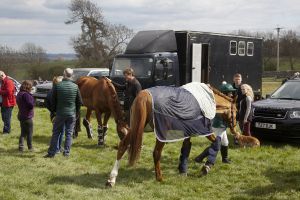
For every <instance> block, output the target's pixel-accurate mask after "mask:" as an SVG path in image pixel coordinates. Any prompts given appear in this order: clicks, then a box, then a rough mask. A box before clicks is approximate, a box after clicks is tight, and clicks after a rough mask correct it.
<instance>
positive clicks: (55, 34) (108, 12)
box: [0, 0, 300, 53]
mask: <svg viewBox="0 0 300 200" xmlns="http://www.w3.org/2000/svg"><path fill="white" fill-rule="evenodd" d="M92 1H93V2H94V3H96V4H97V5H98V6H99V7H101V8H102V10H103V14H104V17H105V19H106V21H108V22H110V23H117V24H119V23H120V24H124V25H126V26H127V27H129V28H132V29H133V30H134V31H139V30H150V29H173V30H183V29H185V30H199V31H209V32H221V33H228V32H232V31H234V30H239V29H243V30H247V31H254V32H256V31H273V30H274V28H275V27H276V26H277V25H279V26H281V27H284V28H285V29H286V30H288V29H293V30H296V31H300V1H299V0H284V1H283V0H282V1H279V0H251V1H249V0H226V1H225V0H211V1H207V0H205V1H204V0H184V1H183V0H159V1H153V0H126V1H124V0H101V1H100V0H92ZM69 3H70V0H0V24H1V29H0V45H4V44H5V45H7V46H9V47H13V48H16V49H18V48H20V47H21V46H22V44H24V43H26V42H33V43H35V44H37V45H40V46H42V47H43V48H44V49H46V50H47V52H48V53H69V52H71V53H72V52H73V49H72V46H71V45H70V38H71V37H72V36H76V35H77V34H79V32H80V25H79V24H74V25H65V24H64V21H65V20H66V19H68V13H69V11H68V4H69Z"/></svg>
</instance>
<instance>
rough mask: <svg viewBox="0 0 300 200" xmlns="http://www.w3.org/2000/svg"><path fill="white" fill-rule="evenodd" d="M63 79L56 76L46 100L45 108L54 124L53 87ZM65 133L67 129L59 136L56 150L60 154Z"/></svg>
mask: <svg viewBox="0 0 300 200" xmlns="http://www.w3.org/2000/svg"><path fill="white" fill-rule="evenodd" d="M62 79H63V76H55V77H54V78H53V81H52V84H53V85H52V89H51V90H49V92H48V93H47V97H46V99H45V106H46V108H47V109H48V110H49V111H50V120H51V122H52V123H53V124H54V121H55V115H56V114H55V111H52V104H53V103H52V95H53V86H54V85H56V84H57V83H60V82H61V81H62ZM64 133H65V128H63V130H62V131H61V132H60V134H59V136H58V143H57V149H56V153H60V152H63V151H62V150H63V149H62V148H61V145H62V141H63V138H64Z"/></svg>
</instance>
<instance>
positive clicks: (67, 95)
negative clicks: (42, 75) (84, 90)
mask: <svg viewBox="0 0 300 200" xmlns="http://www.w3.org/2000/svg"><path fill="white" fill-rule="evenodd" d="M72 75H73V70H72V69H70V68H67V69H65V70H64V78H63V80H62V81H61V82H60V83H58V84H56V85H54V87H53V94H52V103H53V104H52V109H51V110H52V111H54V112H55V113H56V116H55V120H54V122H53V131H52V138H51V142H50V146H49V149H48V153H47V154H46V155H45V156H44V157H45V158H53V157H54V156H55V154H56V151H57V144H58V138H59V136H60V134H61V132H62V131H63V130H65V146H64V152H63V155H64V156H65V157H68V156H69V155H70V151H71V144H72V133H73V130H74V126H75V121H76V113H79V111H80V106H81V104H82V100H81V95H80V91H79V88H78V86H77V85H76V84H75V83H73V81H72Z"/></svg>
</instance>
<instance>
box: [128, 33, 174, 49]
mask: <svg viewBox="0 0 300 200" xmlns="http://www.w3.org/2000/svg"><path fill="white" fill-rule="evenodd" d="M175 51H177V44H176V38H175V32H174V31H173V30H152V31H140V32H138V33H137V34H136V35H135V36H134V37H133V38H132V40H131V41H130V42H129V44H128V45H127V48H126V51H125V54H140V53H154V52H175Z"/></svg>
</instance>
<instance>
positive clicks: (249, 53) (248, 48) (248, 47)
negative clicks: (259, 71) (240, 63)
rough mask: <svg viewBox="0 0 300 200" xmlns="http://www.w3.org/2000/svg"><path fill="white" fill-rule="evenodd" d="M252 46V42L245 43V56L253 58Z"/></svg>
mask: <svg viewBox="0 0 300 200" xmlns="http://www.w3.org/2000/svg"><path fill="white" fill-rule="evenodd" d="M253 52H254V44H253V42H247V56H253Z"/></svg>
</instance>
